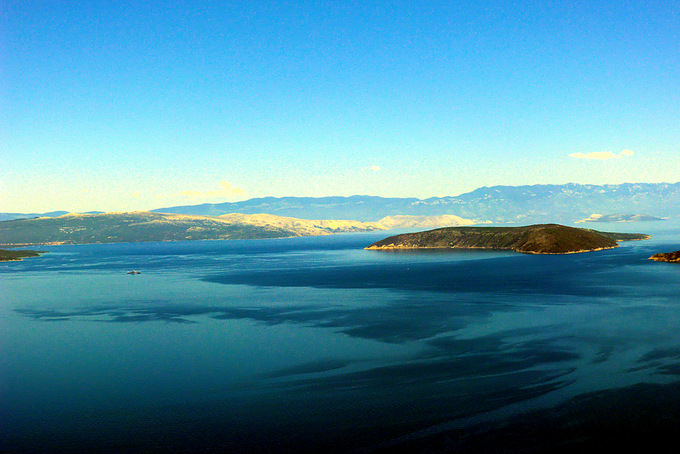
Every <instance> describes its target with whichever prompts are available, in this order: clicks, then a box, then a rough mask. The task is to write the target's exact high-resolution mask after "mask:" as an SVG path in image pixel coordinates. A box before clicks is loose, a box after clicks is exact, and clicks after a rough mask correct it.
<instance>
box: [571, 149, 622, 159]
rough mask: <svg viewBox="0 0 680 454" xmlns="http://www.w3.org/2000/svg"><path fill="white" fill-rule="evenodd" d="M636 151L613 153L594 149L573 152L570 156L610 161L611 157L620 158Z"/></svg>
mask: <svg viewBox="0 0 680 454" xmlns="http://www.w3.org/2000/svg"><path fill="white" fill-rule="evenodd" d="M634 154H635V153H634V152H633V151H631V150H623V151H621V153H618V154H616V153H612V152H611V151H593V152H592V153H571V154H570V155H569V157H570V158H576V159H591V160H596V161H608V160H610V159H618V158H621V157H623V156H633V155H634Z"/></svg>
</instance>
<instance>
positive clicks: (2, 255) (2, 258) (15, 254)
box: [0, 249, 41, 262]
mask: <svg viewBox="0 0 680 454" xmlns="http://www.w3.org/2000/svg"><path fill="white" fill-rule="evenodd" d="M40 254H41V252H38V251H8V250H5V249H0V262H9V261H16V260H21V259H24V258H27V257H39V256H40Z"/></svg>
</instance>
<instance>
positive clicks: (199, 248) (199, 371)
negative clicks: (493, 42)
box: [0, 223, 680, 452]
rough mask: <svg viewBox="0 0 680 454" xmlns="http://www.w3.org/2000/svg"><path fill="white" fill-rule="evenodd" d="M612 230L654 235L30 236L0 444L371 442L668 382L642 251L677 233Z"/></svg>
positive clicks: (7, 325) (239, 448)
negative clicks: (528, 241)
mask: <svg viewBox="0 0 680 454" xmlns="http://www.w3.org/2000/svg"><path fill="white" fill-rule="evenodd" d="M662 224H663V225H662ZM598 227H600V228H602V226H594V228H598ZM624 227H625V229H624V228H622V226H621V225H609V226H604V228H603V229H605V230H610V231H614V230H616V231H645V232H648V233H652V234H653V235H654V237H653V238H652V240H649V241H642V242H628V243H622V246H621V247H620V248H618V249H614V250H607V251H599V252H592V253H587V254H573V255H562V256H541V255H522V254H516V253H509V252H508V253H506V252H446V253H443V252H419V253H415V252H392V253H390V252H384V251H365V250H363V247H365V246H366V245H368V244H370V243H372V242H373V241H376V240H378V239H381V238H383V237H385V236H387V235H386V234H385V233H384V232H381V233H377V234H354V235H339V236H332V237H315V238H300V239H286V240H255V241H211V242H186V243H146V244H117V245H85V246H59V247H57V246H52V247H43V248H41V249H44V250H48V251H49V254H46V255H44V256H43V257H40V258H34V259H28V260H24V261H22V262H11V263H0V286H1V287H0V290H1V292H0V412H1V413H0V451H3V452H5V451H8V452H50V451H52V452H63V451H80V452H83V451H92V452H94V451H97V452H153V451H157V452H166V451H168V450H174V451H182V450H184V451H189V452H197V451H198V452H216V451H225V452H253V451H273V452H278V451H280V452H283V451H289V452H298V451H305V450H309V451H314V450H317V449H322V448H323V449H328V448H329V447H332V448H333V449H335V450H338V451H343V452H344V451H351V450H354V449H359V450H360V452H371V451H372V450H373V449H374V448H379V447H385V446H390V444H395V443H399V442H400V441H403V440H408V441H413V440H416V441H417V440H418V438H419V437H425V436H428V435H431V434H433V433H438V432H443V431H447V430H451V429H453V428H464V427H467V426H471V425H474V424H479V423H483V422H490V421H502V420H503V419H506V418H512V417H514V416H515V415H521V414H525V413H526V412H529V411H532V410H536V409H542V408H550V407H553V406H557V405H559V404H561V403H564V402H566V401H567V400H569V399H570V398H572V397H574V396H578V395H581V394H584V393H589V392H593V391H600V390H610V389H616V388H621V387H626V386H629V385H632V384H635V383H669V382H675V381H677V380H678V379H680V377H678V374H679V373H680V336H678V333H679V332H680V299H679V297H678V295H680V266H678V265H673V264H665V263H656V262H652V261H649V260H647V258H648V257H649V256H650V255H652V254H653V253H656V252H670V251H674V250H678V249H680V229H672V228H669V226H668V225H666V224H665V223H655V224H636V225H632V226H628V225H625V226H624ZM131 269H136V270H139V271H141V272H142V274H140V275H128V274H126V271H127V270H131Z"/></svg>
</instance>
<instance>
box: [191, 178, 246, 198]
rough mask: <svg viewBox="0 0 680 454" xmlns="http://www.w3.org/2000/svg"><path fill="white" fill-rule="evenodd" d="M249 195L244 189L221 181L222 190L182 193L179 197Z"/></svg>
mask: <svg viewBox="0 0 680 454" xmlns="http://www.w3.org/2000/svg"><path fill="white" fill-rule="evenodd" d="M246 194H247V193H246V191H244V190H243V189H241V188H239V187H236V186H232V184H231V183H229V182H228V181H220V189H216V190H213V191H180V192H178V195H180V196H182V197H186V198H189V199H203V198H212V197H235V196H245V195H246Z"/></svg>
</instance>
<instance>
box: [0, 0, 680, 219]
mask: <svg viewBox="0 0 680 454" xmlns="http://www.w3.org/2000/svg"><path fill="white" fill-rule="evenodd" d="M677 181H680V4H678V3H677V1H653V0H650V1H645V2H639V1H635V2H633V1H598V0H591V1H583V2H581V1H574V0H571V1H547V0H546V1H521V0H517V1H484V0H476V1H465V0H461V1H436V0H433V1H415V0H410V1H389V0H383V1H368V0H367V1H361V2H359V1H357V2H353V1H347V0H345V1H341V0H338V1H267V0H261V1H257V2H255V1H216V0H215V1H205V0H194V1H186V2H180V1H135V0H121V1H108V2H102V1H101V0H94V1H59V0H37V1H36V0H3V1H2V2H0V212H19V213H43V212H48V211H55V210H66V211H77V212H86V211H133V210H148V209H155V208H161V207H169V206H176V205H195V204H199V203H220V202H229V201H238V200H244V199H248V198H253V197H265V196H275V197H283V196H311V197H322V196H330V195H341V196H349V195H355V194H364V195H376V196H384V197H418V198H427V197H436V196H455V195H458V194H461V193H465V192H469V191H472V190H474V189H476V188H478V187H482V186H494V185H513V186H516V185H527V184H563V183H569V182H574V183H583V184H618V183H624V182H648V183H654V182H671V183H674V182H677Z"/></svg>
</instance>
